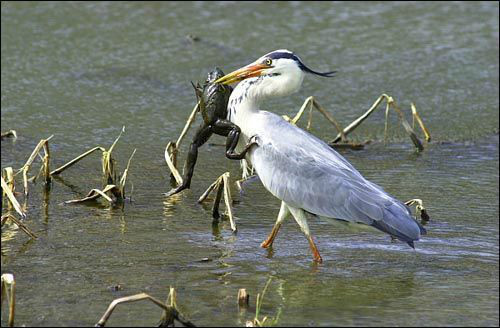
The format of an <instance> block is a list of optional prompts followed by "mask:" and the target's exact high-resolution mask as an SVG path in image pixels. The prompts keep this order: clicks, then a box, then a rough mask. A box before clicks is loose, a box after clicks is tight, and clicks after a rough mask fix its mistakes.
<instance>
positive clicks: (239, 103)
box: [227, 78, 260, 126]
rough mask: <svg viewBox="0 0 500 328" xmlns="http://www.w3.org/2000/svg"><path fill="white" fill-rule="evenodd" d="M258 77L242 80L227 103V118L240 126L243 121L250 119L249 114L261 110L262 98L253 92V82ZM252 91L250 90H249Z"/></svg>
mask: <svg viewBox="0 0 500 328" xmlns="http://www.w3.org/2000/svg"><path fill="white" fill-rule="evenodd" d="M257 79H258V78H250V79H247V80H243V81H241V82H240V83H239V84H238V85H237V86H236V87H235V88H234V90H233V92H232V93H231V96H230V97H229V102H228V105H227V115H228V117H227V119H228V120H230V121H231V122H233V123H234V124H236V125H238V126H240V125H241V122H243V121H245V120H247V119H248V115H252V114H256V113H258V112H259V107H260V99H259V98H258V97H254V95H253V94H252V93H251V88H252V84H253V83H255V82H256V80H257ZM249 91H250V92H249Z"/></svg>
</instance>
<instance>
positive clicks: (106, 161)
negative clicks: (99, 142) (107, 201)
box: [102, 126, 125, 186]
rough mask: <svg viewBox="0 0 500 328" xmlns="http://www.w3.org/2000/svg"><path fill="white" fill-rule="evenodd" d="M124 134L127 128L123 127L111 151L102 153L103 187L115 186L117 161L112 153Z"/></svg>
mask: <svg viewBox="0 0 500 328" xmlns="http://www.w3.org/2000/svg"><path fill="white" fill-rule="evenodd" d="M123 132H125V126H124V127H122V130H121V131H120V134H119V135H118V137H117V138H116V139H115V141H114V142H113V144H112V145H111V147H109V150H104V151H103V152H102V175H103V181H104V182H103V185H104V186H106V185H108V184H114V183H115V181H116V172H115V160H114V159H113V158H112V157H111V153H112V152H113V149H114V148H115V146H116V143H117V142H118V140H120V137H121V136H122V134H123Z"/></svg>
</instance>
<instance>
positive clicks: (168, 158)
mask: <svg viewBox="0 0 500 328" xmlns="http://www.w3.org/2000/svg"><path fill="white" fill-rule="evenodd" d="M177 153H178V149H177V147H176V146H175V143H173V142H169V143H168V144H167V146H166V147H165V154H164V155H165V162H167V165H168V168H169V169H170V172H171V174H172V176H173V177H174V179H175V181H176V182H177V185H181V184H182V182H183V180H182V177H181V174H180V173H179V171H178V170H177V167H176V164H177Z"/></svg>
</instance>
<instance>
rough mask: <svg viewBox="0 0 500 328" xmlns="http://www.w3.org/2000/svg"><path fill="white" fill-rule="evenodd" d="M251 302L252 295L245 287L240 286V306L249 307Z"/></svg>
mask: <svg viewBox="0 0 500 328" xmlns="http://www.w3.org/2000/svg"><path fill="white" fill-rule="evenodd" d="M249 302H250V295H249V294H248V293H247V290H246V289H245V288H240V289H239V290H238V306H239V308H240V309H241V308H247V307H248V303H249Z"/></svg>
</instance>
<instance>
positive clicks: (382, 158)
mask: <svg viewBox="0 0 500 328" xmlns="http://www.w3.org/2000/svg"><path fill="white" fill-rule="evenodd" d="M498 9H499V7H498V3H444V4H443V3H420V2H419V3H396V4H394V3H371V4H367V3H307V4H304V3H268V2H265V3H245V4H239V3H238V4H237V3H185V2H183V3H164V4H163V3H118V4H117V3H107V2H104V3H70V4H61V3H21V4H19V3H10V2H2V5H1V11H2V13H1V15H2V16H1V17H2V21H1V24H2V32H1V33H2V44H1V51H2V55H1V65H2V66H1V68H2V69H1V119H2V131H5V130H7V129H11V128H13V129H15V130H17V132H18V134H19V138H17V139H16V140H3V141H2V147H1V157H2V159H1V163H2V168H4V167H7V166H13V167H15V168H19V167H21V166H22V164H23V163H24V161H26V159H27V158H28V156H29V154H30V153H31V151H32V149H33V148H34V147H35V145H36V144H37V142H38V140H40V139H41V138H46V137H48V136H49V135H52V134H54V138H53V139H52V140H51V144H50V146H51V155H52V158H53V163H52V166H53V167H56V166H58V165H60V164H63V163H65V162H66V161H68V160H70V159H71V158H73V157H74V156H76V155H78V154H80V153H82V152H83V151H85V150H86V149H89V148H91V147H94V146H96V145H101V146H104V147H109V145H110V144H111V143H112V142H113V140H114V138H115V137H116V136H117V135H118V133H119V131H120V129H121V126H123V125H125V126H126V132H125V134H124V135H123V136H122V139H121V140H120V141H119V143H118V145H117V148H116V150H115V156H116V158H117V160H118V162H119V163H120V168H121V169H123V167H124V163H125V161H126V160H127V159H128V156H129V155H130V153H131V152H132V151H133V149H134V148H137V153H136V155H135V158H134V159H133V161H132V165H131V172H130V178H129V179H130V181H131V182H132V183H133V193H132V198H133V202H132V203H127V204H125V206H124V208H123V209H121V208H116V209H109V208H108V207H107V206H105V204H103V203H97V204H95V205H87V206H67V205H63V204H62V203H63V202H64V201H65V200H69V199H74V198H77V197H79V196H81V195H84V194H85V193H87V192H88V191H89V190H90V189H91V188H95V187H99V186H100V177H99V170H100V162H99V156H98V155H94V156H93V157H91V158H89V159H87V160H85V161H83V162H81V164H78V165H77V166H75V167H73V168H71V169H69V170H67V171H66V172H64V173H63V174H62V175H61V179H56V180H55V181H54V183H53V186H52V189H51V191H50V193H44V192H43V187H42V186H41V185H40V184H37V185H35V186H33V187H32V189H31V190H32V191H31V194H30V197H29V200H28V213H29V214H28V218H27V219H26V220H25V222H26V224H27V225H28V226H29V227H31V228H32V229H33V230H34V231H35V233H37V234H38V235H39V239H38V240H36V241H27V237H26V236H25V235H24V234H23V233H22V232H20V231H18V230H17V229H16V228H15V227H5V226H4V227H3V229H2V273H5V272H9V273H14V274H15V277H16V281H17V307H16V311H17V314H16V324H17V325H37V326H51V325H57V326H70V325H76V326H78V325H87V326H88V325H93V324H95V323H96V322H97V321H98V320H99V318H100V316H101V315H102V314H103V313H104V311H105V309H106V307H107V305H108V304H109V302H111V301H112V300H113V299H114V298H117V297H121V296H126V295H131V294H134V293H138V292H142V291H144V292H147V293H150V294H151V295H153V296H155V297H157V298H160V299H164V298H165V297H166V294H167V292H168V286H174V287H175V288H176V289H177V292H178V304H179V306H180V308H181V310H182V311H183V312H184V313H185V315H186V316H188V317H189V318H190V319H191V320H192V321H193V322H194V323H196V324H198V325H213V326H215V325H221V326H229V325H243V324H244V322H245V321H246V320H247V319H251V318H252V316H253V313H254V310H255V309H254V308H253V307H251V308H250V309H249V310H248V311H247V312H242V313H240V312H239V311H238V309H237V306H236V294H237V291H238V289H239V288H246V289H247V290H248V292H249V293H250V295H251V303H252V304H254V301H255V296H256V295H257V293H259V292H261V291H262V289H263V288H264V285H265V283H266V281H267V280H268V279H269V277H273V280H272V281H271V284H270V286H269V288H268V290H267V292H266V296H265V300H264V304H263V307H262V314H263V315H268V316H274V315H276V314H277V313H278V312H279V311H281V315H280V318H279V321H278V325H314V326H319V325H324V326H326V325H328V326H330V325H370V326H379V325H380V326H383V325H412V326H417V325H424V326H432V325H440V326H444V325H467V326H471V325H488V326H495V325H498V323H499V313H498V295H499V294H498V293H499V288H498V286H499V279H498V277H499V275H498V270H499V267H498V257H499V234H498V231H499V228H498V226H499V223H498V214H499V210H498V209H499V203H498V196H499V184H498V181H499V180H498V178H499V165H498V163H499V162H498V144H499V141H498V124H499V119H498V118H499V106H498V104H499V93H498V88H499V66H498V57H499V38H498V23H499V19H498ZM271 22H272V23H271ZM188 34H192V35H196V36H198V37H199V38H200V41H196V42H192V41H190V40H189V38H187V37H186V36H187V35H188ZM279 48H288V49H290V50H293V51H295V52H296V53H298V54H299V55H300V57H301V58H302V59H303V60H304V61H305V62H306V63H307V64H308V65H309V66H310V67H312V68H314V69H317V70H320V71H321V70H330V69H337V70H338V71H339V73H338V74H337V76H336V77H335V78H333V79H322V78H319V77H312V76H307V77H306V79H305V82H304V85H303V88H302V90H301V91H300V92H299V93H297V94H295V95H293V96H291V97H288V98H286V99H276V100H273V101H271V102H270V103H269V104H268V105H267V107H266V108H267V109H269V110H273V111H275V112H277V113H279V114H289V115H290V114H292V113H295V112H296V111H297V110H298V109H299V108H300V105H301V104H302V102H303V100H304V99H305V98H306V97H307V96H310V95H314V96H315V97H316V99H317V100H318V101H319V102H320V103H321V104H322V105H323V106H324V107H326V108H327V109H328V110H329V111H330V112H332V113H333V114H334V115H335V117H336V118H337V119H338V120H339V121H340V122H341V123H342V124H347V123H349V122H350V121H351V120H353V119H354V118H356V117H357V116H358V115H360V114H361V113H362V112H363V111H364V110H366V109H367V108H368V107H369V106H370V105H371V104H372V103H373V102H374V101H375V99H376V98H377V97H378V96H379V95H380V94H381V93H387V94H389V95H391V96H393V97H394V98H395V99H396V100H397V101H398V103H399V104H400V106H401V107H402V109H403V110H405V111H406V113H409V106H410V102H414V103H415V104H416V106H417V108H418V109H419V112H420V114H421V116H422V118H423V119H424V121H425V123H426V124H427V126H428V128H429V130H430V131H431V134H432V137H433V141H432V143H430V144H427V145H426V150H425V151H424V152H422V153H419V154H417V153H415V151H414V149H413V147H412V145H411V143H410V140H409V138H408V137H406V136H405V134H404V131H403V130H402V128H400V127H399V126H398V123H397V119H396V117H395V116H393V117H392V119H391V122H390V137H389V138H388V139H389V140H388V141H389V143H388V144H387V145H384V144H383V139H384V135H383V130H384V113H383V109H380V111H379V112H375V113H374V114H373V116H372V117H370V118H369V119H368V120H367V121H366V122H365V123H363V125H362V126H361V127H360V128H358V129H357V130H356V132H355V133H354V134H353V137H354V139H355V140H358V141H360V140H365V139H372V140H374V142H373V143H371V144H370V145H368V146H367V147H366V148H365V149H364V150H362V151H342V154H343V155H344V156H345V157H346V158H347V159H348V160H349V161H350V162H351V163H352V164H353V165H354V166H355V167H356V168H357V169H358V170H359V171H361V172H362V174H363V175H365V176H366V177H367V178H368V179H369V180H371V181H373V182H375V183H377V184H379V185H381V186H383V188H384V189H385V190H387V191H388V192H389V193H391V194H393V195H395V196H397V198H399V199H401V200H407V199H410V198H415V197H418V198H421V199H423V200H424V202H425V205H426V207H427V208H428V210H429V213H430V215H431V222H430V223H429V224H428V225H427V229H428V232H429V233H428V235H427V236H425V238H423V239H422V240H421V241H420V242H417V243H416V251H413V250H412V249H410V248H409V247H407V246H406V245H403V244H402V243H391V242H390V240H389V237H388V236H386V235H383V234H371V233H353V232H350V231H344V230H340V229H338V228H337V227H335V226H333V225H331V224H329V223H328V222H325V221H320V220H315V219H311V220H310V223H309V224H310V226H311V230H312V233H313V235H314V238H315V239H316V240H317V244H318V247H319V250H320V252H321V255H322V256H323V260H324V263H323V264H321V265H315V264H313V263H312V261H311V259H312V257H311V254H310V251H309V248H308V245H307V241H306V239H305V238H304V236H303V235H302V233H301V232H300V230H299V229H298V226H297V225H296V224H295V223H294V222H293V220H288V221H287V222H286V223H285V225H284V226H283V228H282V229H281V231H280V234H279V236H278V238H277V239H276V242H275V245H274V249H273V250H270V251H268V250H264V249H262V248H260V247H259V244H260V242H262V240H264V239H265V237H266V236H267V234H268V233H269V232H270V230H271V228H272V225H273V224H274V221H275V218H276V215H277V214H278V210H279V201H278V200H277V199H276V198H274V197H273V196H272V195H270V194H269V193H268V192H267V191H266V190H265V189H264V188H263V187H262V186H261V185H260V182H254V183H250V184H248V186H247V188H246V189H245V193H244V194H243V195H238V194H237V193H236V192H234V195H233V198H234V199H236V200H238V203H237V204H236V205H235V206H234V211H235V214H236V216H237V219H236V221H237V225H238V234H236V235H233V234H232V233H231V232H230V229H229V224H228V222H223V223H221V224H220V225H219V227H212V224H211V221H212V219H211V214H210V213H211V212H210V205H198V204H197V203H196V200H197V198H198V197H199V196H200V195H201V193H202V192H203V191H204V190H205V188H207V187H208V185H209V184H210V183H211V182H212V181H213V180H214V179H215V178H216V177H218V176H219V175H220V174H221V173H223V172H225V171H228V170H229V171H230V172H231V175H232V177H233V178H234V177H237V176H238V175H239V166H238V163H237V162H232V161H228V160H226V159H225V158H224V156H223V155H224V154H223V148H222V147H218V146H209V145H206V146H204V147H203V148H202V150H201V151H200V156H199V159H198V167H197V169H196V171H195V176H194V179H193V186H192V188H191V190H190V191H186V192H183V193H182V194H180V195H178V196H174V197H171V198H168V199H167V198H165V197H164V196H163V195H162V193H163V192H166V191H168V190H169V189H170V185H169V183H170V181H169V180H170V179H169V171H168V169H167V168H166V165H165V164H164V160H163V151H164V147H165V145H166V143H167V142H168V141H170V140H173V139H175V138H177V136H178V134H179V133H180V131H181V129H182V126H183V124H184V121H185V119H186V118H187V116H188V115H189V112H190V111H191V109H192V107H193V105H194V94H193V91H192V88H191V86H190V84H189V81H190V80H192V81H196V80H202V79H204V78H205V75H206V73H207V72H208V71H209V70H211V69H212V68H213V67H214V66H216V65H217V66H220V67H221V68H222V69H223V70H224V71H225V72H229V71H231V70H233V69H235V68H238V67H241V66H242V65H244V64H247V63H249V62H250V61H252V60H254V59H256V58H257V57H259V56H261V55H262V54H264V53H266V52H268V51H271V50H274V49H279ZM407 117H409V115H408V116H407ZM302 126H305V124H304V123H302ZM312 132H313V133H314V134H316V135H318V136H320V137H322V138H324V139H326V140H328V139H329V138H331V137H333V136H334V135H335V134H336V133H335V131H334V129H333V128H332V127H331V126H329V125H328V123H327V122H325V121H324V120H323V119H322V118H320V116H319V115H318V114H315V115H314V119H313V129H312ZM211 142H214V143H222V142H223V139H222V138H220V137H215V138H214V139H212V140H211ZM185 149H186V145H184V148H183V150H184V151H185ZM184 153H185V152H184ZM36 169H37V168H36V167H35V170H36ZM18 188H21V184H19V185H18ZM19 190H20V189H19ZM129 190H130V188H129ZM205 258H208V259H209V260H208V261H204V260H203V259H205ZM116 284H121V285H122V286H123V289H122V290H121V291H118V292H114V291H112V290H111V289H110V288H109V286H112V285H116ZM2 314H3V315H2V324H5V323H6V321H5V320H6V318H4V317H6V315H5V314H6V312H5V310H4V311H2ZM160 315H161V311H160V310H159V309H158V308H155V307H154V306H153V305H152V304H148V303H136V304H129V305H124V306H122V308H119V309H118V310H116V311H115V313H114V315H113V316H112V318H111V319H110V321H109V322H108V325H110V326H113V325H120V326H124V325H135V326H140V325H153V324H155V323H157V321H158V319H159V318H160Z"/></svg>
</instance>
